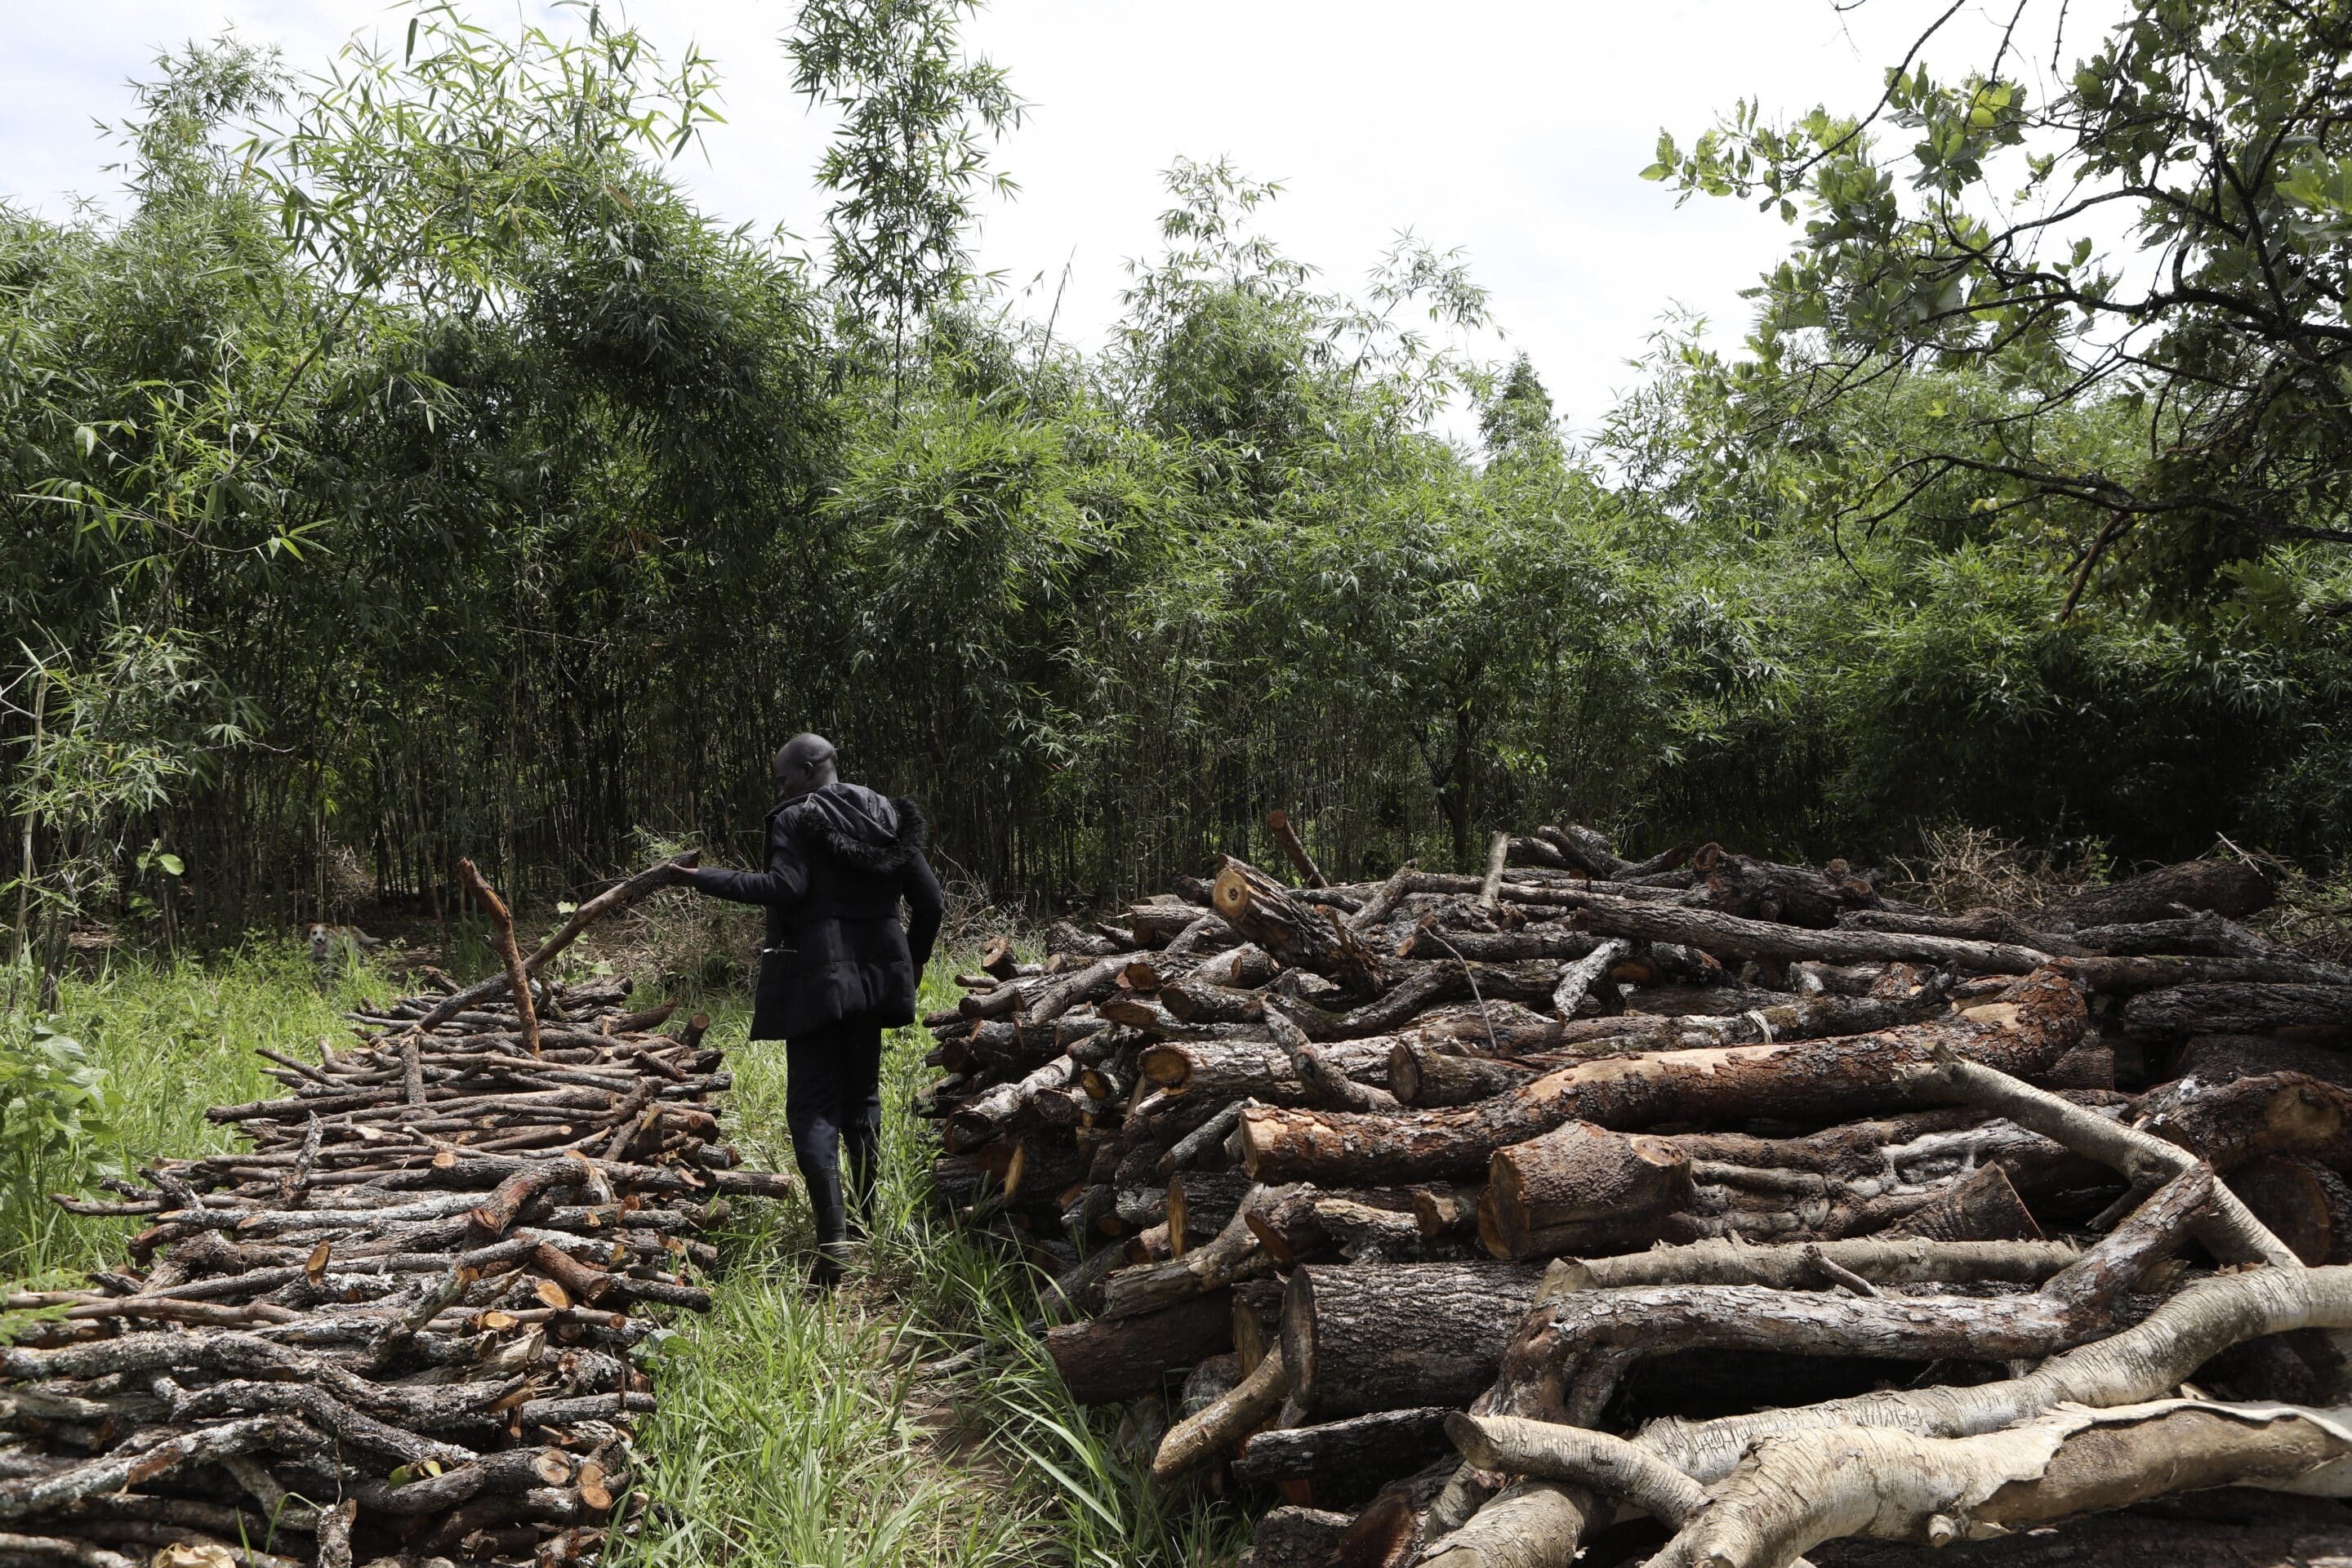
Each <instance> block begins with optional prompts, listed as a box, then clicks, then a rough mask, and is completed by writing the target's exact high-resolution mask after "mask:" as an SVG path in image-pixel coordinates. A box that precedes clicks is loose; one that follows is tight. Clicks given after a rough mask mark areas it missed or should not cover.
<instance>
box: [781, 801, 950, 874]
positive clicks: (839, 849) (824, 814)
mask: <svg viewBox="0 0 2352 1568" xmlns="http://www.w3.org/2000/svg"><path fill="white" fill-rule="evenodd" d="M777 810H778V811H779V812H780V813H781V814H782V816H783V818H784V821H785V824H786V826H789V827H790V828H791V830H792V831H793V834H794V835H795V836H796V837H799V838H800V839H801V840H802V841H803V842H804V843H806V844H808V845H810V846H811V847H814V848H817V849H820V850H823V851H824V853H826V854H828V855H830V856H832V857H833V858H835V859H836V860H838V861H840V862H841V863H842V864H843V865H845V866H847V867H849V868H852V869H853V870H858V871H864V872H866V873H867V874H868V875H871V876H876V877H888V876H895V875H897V874H898V872H900V871H903V870H905V869H906V868H907V866H908V863H909V862H911V861H913V860H914V859H915V858H917V857H918V856H919V855H920V854H922V852H923V846H924V843H925V841H926V840H927V839H928V837H929V824H928V823H927V822H925V821H924V819H923V814H922V811H921V809H920V808H919V807H918V806H917V805H915V803H914V802H913V801H911V800H906V799H891V798H888V797H886V796H884V795H881V794H879V793H877V791H874V790H870V789H867V788H866V786H865V785H864V784H827V785H825V786H824V788H823V789H820V790H815V791H813V792H812V793H810V794H808V795H803V796H801V797H800V798H799V799H798V800H793V801H787V802H785V803H784V804H783V805H781V806H779V807H778V808H777Z"/></svg>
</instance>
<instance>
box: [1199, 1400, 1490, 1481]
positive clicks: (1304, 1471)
mask: <svg viewBox="0 0 2352 1568" xmlns="http://www.w3.org/2000/svg"><path fill="white" fill-rule="evenodd" d="M1451 1414H1452V1411H1451V1410H1449V1409H1448V1408H1447V1407H1446V1406H1444V1405H1423V1406H1421V1407H1419V1408H1416V1409H1412V1410H1381V1411H1375V1412H1373V1413H1372V1414H1370V1415H1354V1416H1349V1417H1348V1418H1347V1419H1345V1420H1341V1421H1327V1422H1324V1423H1322V1424H1320V1425H1318V1426H1293V1427H1289V1428H1286V1429H1276V1430H1274V1431H1269V1432H1260V1433H1258V1434H1257V1435H1256V1436H1253V1437H1251V1438H1250V1439H1249V1440H1248V1441H1247V1442H1246V1443H1244V1444H1243V1445H1242V1452H1241V1457H1240V1458H1237V1459H1235V1460H1234V1475H1235V1476H1237V1477H1239V1478H1240V1479H1242V1480H1244V1481H1245V1482H1247V1483H1249V1484H1250V1485H1252V1486H1272V1485H1273V1484H1274V1483H1275V1482H1276V1481H1306V1482H1308V1483H1309V1484H1311V1485H1312V1486H1313V1487H1314V1488H1315V1489H1316V1491H1317V1494H1318V1496H1323V1495H1325V1494H1326V1493H1328V1494H1331V1495H1334V1496H1336V1495H1344V1494H1347V1493H1354V1494H1355V1495H1357V1496H1361V1495H1363V1494H1364V1493H1366V1492H1370V1491H1372V1490H1374V1489H1378V1488H1379V1487H1380V1486H1381V1484H1382V1483H1383V1482H1386V1481H1390V1480H1393V1479H1396V1478H1397V1477H1399V1476H1408V1475H1411V1474H1412V1472H1413V1471H1415V1470H1418V1469H1420V1468H1422V1467H1423V1466H1424V1465H1427V1464H1428V1463H1429V1462H1430V1461H1431V1460H1432V1459H1434V1458H1439V1457H1440V1456H1442V1455H1443V1454H1444V1452H1445V1451H1446V1446H1447V1445H1446V1436H1445V1418H1446V1416H1447V1415H1451Z"/></svg>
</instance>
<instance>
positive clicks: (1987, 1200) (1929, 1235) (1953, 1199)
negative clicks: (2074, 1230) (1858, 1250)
mask: <svg viewBox="0 0 2352 1568" xmlns="http://www.w3.org/2000/svg"><path fill="white" fill-rule="evenodd" d="M1880 1234H1881V1235H1884V1236H1886V1237H1920V1238H1922V1239H1925V1240H1927V1241H2040V1240H2041V1239H2042V1227H2041V1226H2039V1225H2037V1224H2035V1223H2034V1219H2033V1215H2032V1211H2031V1210H2029V1209H2028V1208H2027V1207H2026V1206H2025V1201H2024V1200H2023V1199H2022V1198H2021V1197H2019V1196H2018V1195H2017V1188H2016V1187H2015V1186H2013V1185H2011V1183H2010V1180H2009V1175H2008V1173H2006V1172H2004V1171H2003V1170H2002V1169H2001V1168H2000V1166H1999V1165H1984V1166H1980V1167H1979V1168H1978V1170H1977V1171H1976V1173H1974V1174H1972V1175H1969V1176H1964V1177H1962V1178H1961V1179H1960V1180H1958V1181H1957V1182H1955V1183H1953V1184H1951V1185H1950V1186H1948V1187H1947V1188H1945V1189H1944V1190H1943V1191H1942V1192H1941V1193H1938V1194H1937V1195H1936V1196H1935V1197H1934V1198H1932V1199H1930V1200H1929V1201H1928V1202H1927V1203H1926V1204H1923V1205H1920V1206H1919V1207H1918V1208H1916V1209H1913V1210H1912V1211H1911V1212H1910V1213H1909V1214H1907V1215H1904V1216H1903V1217H1902V1218H1901V1219H1898V1220H1896V1221H1895V1223H1894V1224H1893V1225H1891V1226H1887V1227H1886V1229H1885V1231H1883V1232H1881V1233H1880Z"/></svg>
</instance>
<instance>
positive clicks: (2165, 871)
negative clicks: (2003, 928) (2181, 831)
mask: <svg viewBox="0 0 2352 1568" xmlns="http://www.w3.org/2000/svg"><path fill="white" fill-rule="evenodd" d="M2277 897H2278V892H2277V889H2274V888H2273V887H2272V886H2271V882H2270V879H2269V878H2267V877H2265V876H2263V873H2262V872H2260V871H2258V870H2256V869H2255V868H2253V867H2252V866H2249V865H2247V864H2246V863H2245V862H2244V861H2242V860H2188V861H2183V862H2182V863H2181V864H2179V865H2178V866H2166V867H2162V868H2158V869H2157V870H2154V871H2149V872H2147V873H2146V874H2145V875H2142V876H2137V877H2133V878H2131V879H2128V880H2126V881H2121V882H2116V883H2114V884H2112V885H2111V886H2108V887H2105V888H2091V889H2086V890H2084V891H2083V892H2079V893H2076V894H2074V895H2073V896H2072V897H2070V898H2065V899H2062V900H2058V901H2057V902H2056V903H2053V904H2050V905H2046V906H2044V908H2043V909H2042V911H2041V913H2040V914H2039V915H2038V916H2037V917H2036V919H2037V920H2039V921H2042V922H2044V923H2047V924H2052V925H2060V924H2063V925H2065V926H2097V925H2121V924H2126V923H2134V922H2139V921H2161V920H2169V919H2171V918H2173V917H2175V916H2177V915H2178V914H2179V912H2180V911H2181V910H2184V909H2187V910H2210V911H2212V912H2213V913H2214V914H2217V915H2226V916H2228V917H2229V918H2230V919H2231V920H2243V919H2244V918H2245V917H2246V916H2248V915H2251V914H2254V913H2257V912H2259V911H2260V910H2266V909H2268V908H2270V906H2271V904H2272V903H2273V901H2274V900H2276V899H2277Z"/></svg>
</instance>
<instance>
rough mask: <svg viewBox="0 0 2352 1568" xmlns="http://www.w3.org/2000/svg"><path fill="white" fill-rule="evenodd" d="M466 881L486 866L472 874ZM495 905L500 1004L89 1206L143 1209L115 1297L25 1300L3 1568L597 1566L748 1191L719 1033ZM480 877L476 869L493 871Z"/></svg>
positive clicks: (322, 1080)
mask: <svg viewBox="0 0 2352 1568" xmlns="http://www.w3.org/2000/svg"><path fill="white" fill-rule="evenodd" d="M464 869H465V870H466V871H467V872H468V873H470V872H471V870H472V868H471V867H470V865H469V866H467V867H466V868H464ZM674 876H675V873H674V871H673V870H672V869H671V868H667V867H665V868H656V869H655V870H654V871H651V872H648V873H646V874H645V875H644V876H642V877H640V878H638V879H635V880H633V881H631V882H627V883H624V884H621V885H620V886H619V887H617V888H615V889H613V890H612V891H611V892H610V893H609V894H607V895H605V896H604V897H603V898H601V899H599V900H594V901H593V902H592V903H591V904H589V905H586V906H583V910H582V911H581V913H580V915H578V916H575V917H574V921H573V922H572V925H571V926H569V927H567V928H566V930H565V931H563V932H562V933H560V935H559V937H558V938H557V939H556V940H554V941H551V942H550V943H548V944H547V945H545V946H543V947H542V948H541V950H540V951H539V952H536V953H534V954H532V955H531V956H530V958H527V959H526V958H525V957H523V956H522V955H521V953H520V951H519V950H518V948H517V947H516V944H515V942H514V941H513V935H512V931H511V928H510V925H509V921H508V920H507V918H506V911H505V910H504V907H503V906H502V905H500V904H499V903H498V901H497V900H496V897H495V895H494V894H491V893H490V892H489V889H488V888H487V887H482V886H477V888H476V892H477V896H478V897H479V898H481V899H482V900H484V902H485V907H487V908H488V909H490V910H492V913H493V915H494V919H495V923H496V926H497V931H498V936H499V947H500V949H501V951H502V953H503V955H504V958H505V960H506V963H505V965H504V966H503V968H502V970H501V972H500V973H499V975H498V976H497V977H496V978H494V979H493V980H491V981H488V982H485V983H483V984H478V985H476V986H473V987H470V988H468V989H466V990H463V991H459V990H457V988H456V987H455V986H453V985H445V986H444V988H443V989H442V991H440V992H438V993H436V994H426V995H421V996H413V997H409V998H407V999H405V1000H404V1001H400V1002H396V1003H394V1004H392V1005H389V1006H388V1007H386V1008H385V1009H384V1010H383V1011H382V1012H381V1013H374V1014H359V1015H353V1021H354V1023H355V1024H356V1025H357V1026H358V1027H357V1030H356V1032H357V1033H358V1035H359V1037H360V1039H359V1042H358V1043H357V1044H355V1045H348V1046H346V1047H343V1048H341V1049H338V1048H336V1047H334V1045H333V1044H332V1043H331V1042H330V1041H326V1040H321V1041H320V1052H319V1060H318V1061H317V1062H315V1063H313V1062H307V1061H299V1060H296V1059H294V1058H290V1057H284V1056H278V1055H274V1054H272V1053H270V1052H268V1051H264V1052H263V1053H262V1055H264V1056H265V1057H268V1058H269V1059H270V1061H271V1062H272V1063H273V1069H272V1070H273V1076H275V1077H276V1078H277V1079H278V1081H279V1082H280V1083H281V1084H283V1085H284V1086H285V1087H286V1089H288V1090H289V1093H288V1094H286V1095H285V1096H284V1097H282V1098H278V1099H273V1100H257V1101H255V1102H253V1103H251V1104H246V1105H224V1106H216V1107H214V1108H213V1109H212V1110H211V1111H210V1113H209V1114H210V1115H211V1117H212V1119H213V1120H214V1121H219V1122H226V1123H230V1124H233V1125H235V1126H236V1128H237V1129H238V1130H239V1131H241V1132H242V1133H243V1134H245V1136H246V1139H247V1147H244V1148H241V1149H238V1150H236V1151H235V1152H227V1153H220V1154H212V1155H206V1156H204V1157H202V1158H197V1159H190V1160H167V1161H159V1162H157V1163H155V1164H153V1165H152V1166H150V1167H148V1168H147V1169H145V1170H143V1171H142V1172H141V1173H140V1174H141V1176H142V1181H141V1182H137V1183H133V1182H128V1181H110V1182H109V1183H108V1184H107V1185H108V1186H109V1187H110V1188H111V1189H112V1190H113V1191H114V1192H115V1193H116V1194H117V1197H116V1199H115V1200H112V1201H98V1202H92V1201H84V1200H77V1199H72V1198H60V1199H58V1202H60V1203H61V1204H63V1205H64V1206H65V1207H66V1208H68V1209H69V1210H71V1211H73V1212H75V1213H78V1214H106V1215H142V1216H145V1217H146V1218H147V1219H148V1221H149V1224H148V1226H147V1228H146V1229H145V1230H143V1231H142V1232H141V1233H140V1234H139V1235H138V1236H137V1237H135V1238H134V1239H133V1240H132V1241H131V1244H130V1253H131V1260H130V1261H129V1262H128V1263H126V1264H125V1265H124V1266H123V1267H121V1268H117V1269H114V1270H110V1271H107V1272H103V1273H100V1274H97V1275H94V1276H93V1277H92V1284H93V1286H94V1289H89V1290H72V1291H47V1292H41V1293H37V1294H35V1293H27V1294H19V1295H16V1296H14V1297H11V1298H9V1299H8V1300H6V1303H5V1305H6V1307H7V1309H8V1310H10V1311H11V1312H21V1313H26V1314H28V1315H29V1321H25V1320H18V1321H16V1322H14V1323H13V1324H12V1330H13V1332H12V1338H11V1340H10V1342H8V1343H7V1344H5V1346H0V1432H5V1436H0V1563H10V1564H15V1563H26V1564H36V1563H37V1564H45V1565H46V1564H58V1563H72V1564H80V1565H83V1568H133V1565H134V1564H141V1563H150V1562H152V1563H158V1564H169V1565H173V1568H226V1565H228V1564H240V1565H247V1568H294V1565H296V1564H298V1563H299V1564H316V1565H317V1568H350V1565H351V1564H352V1563H355V1562H371V1561H373V1562H377V1563H382V1564H383V1565H384V1568H391V1565H392V1564H394V1563H398V1564H404V1565H414V1564H425V1563H431V1562H433V1561H435V1560H446V1561H447V1562H449V1563H457V1564H465V1563H535V1564H541V1565H550V1564H557V1563H581V1562H584V1561H587V1560H589V1559H591V1558H592V1557H593V1555H594V1554H595V1553H596V1552H597V1549H598V1547H599V1545H600V1544H601V1542H602V1541H603V1539H604V1534H605V1532H606V1531H607V1529H608V1528H614V1527H617V1526H618V1525H620V1524H622V1523H624V1522H625V1520H626V1519H627V1518H628V1517H629V1510H630V1506H631V1501H632V1494H631V1491H630V1484H631V1481H630V1447H629V1435H630V1430H631V1427H632V1425H633V1423H634V1420H635V1416H636V1415H638V1414H641V1413H643V1412H645V1411H647V1410H650V1409H652V1408H653V1395H652V1394H651V1393H650V1392H649V1390H650V1384H649V1383H648V1381H647V1379H646V1374H645V1373H643V1372H641V1371H639V1370H638V1369H637V1367H636V1366H635V1364H634V1363H633V1360H632V1352H633V1351H634V1350H635V1348H636V1347H638V1346H639V1344H640V1342H642V1341H643V1340H644V1339H645V1337H646V1334H647V1333H648V1332H649V1331H651V1330H652V1329H653V1327H654V1325H653V1323H652V1322H651V1321H649V1320H648V1319H647V1318H646V1317H645V1316H644V1315H643V1314H644V1313H645V1312H646V1311H647V1310H657V1309H670V1308H685V1309H689V1310H699V1309H706V1308H707V1307H708V1306H709V1298H708V1296H707V1295H706V1293H705V1292H704V1290H703V1289H701V1288H700V1287H698V1286H697V1285H695V1284H693V1283H691V1282H690V1281H689V1279H688V1272H689V1270H690V1269H692V1268H707V1267H709V1265H711V1264H713V1263H715V1262H716V1257H715V1255H714V1254H713V1252H712V1250H711V1248H710V1247H709V1245H708V1244H707V1243H705V1242H702V1241H699V1240H697V1239H696V1233H697V1232H698V1231H700V1230H702V1229H703V1228H705V1227H706V1226H709V1225H710V1224H711V1223H712V1222H713V1221H714V1220H716V1219H717V1218H719V1216H720V1215H722V1214H723V1212H724V1211H725V1209H726V1207H727V1205H728V1202H729V1197H730V1194H756V1195H764V1196H774V1195H778V1194H781V1193H782V1191H783V1190H784V1187H785V1181H784V1178H783V1177H782V1176H777V1175H772V1174H766V1173H759V1172H752V1171H745V1170H740V1169H738V1168H736V1165H737V1160H736V1156H735V1153H734V1152H733V1151H732V1150H731V1149H730V1148H728V1147H727V1146H726V1145H724V1144H722V1143H720V1142H719V1141H718V1123H717V1121H716V1119H715V1115H714V1107H713V1098H714V1097H715V1096H716V1095H718V1094H719V1092H721V1091H723V1090H724V1089H727V1088H728V1086H729V1081H730V1079H729V1075H728V1074H727V1072H726V1071H725V1070H724V1068H722V1067H721V1065H720V1058H719V1052H717V1051H716V1050H712V1049H709V1048H708V1047H705V1046H704V1045H703V1044H702V1042H701V1036H702V1031H703V1027H704V1025H705V1020H703V1019H702V1018H700V1017H697V1018H694V1019H692V1020H691V1021H689V1022H688V1023H687V1024H686V1025H685V1026H683V1027H682V1028H681V1029H680V1030H679V1032H677V1033H676V1034H665V1033H660V1032H657V1031H659V1030H660V1029H661V1027H662V1026H663V1025H664V1024H665V1023H666V1022H667V1020H668V1018H669V1016H670V1014H671V1011H672V1008H671V1007H670V1006H660V1007H655V1008H652V1009H650V1010H646V1011H631V1010H630V1008H629V1007H628V1005H627V994H628V990H629V987H628V984H627V983H626V982H625V981H623V982H618V983H604V982H594V981H591V982H588V983H584V984H574V985H570V986H565V985H561V984H550V983H549V982H548V981H546V980H542V979H541V978H540V975H541V971H542V970H543V969H544V968H545V966H546V965H547V963H548V962H549V961H550V960H551V959H552V958H553V956H554V955H555V954H556V953H557V952H561V951H562V948H563V947H564V946H565V945H566V944H568V943H569V942H571V940H572V938H573V937H575V936H577V935H578V934H579V931H580V929H581V928H582V927H584V926H585V925H586V924H587V923H588V921H590V920H593V919H594V918H595V917H596V916H597V915H598V914H601V913H604V912H605V911H606V910H611V909H614V908H617V907H619V906H620V905H621V904H623V903H625V902H627V901H628V900H630V899H632V898H635V897H636V896H637V895H639V894H641V893H643V892H646V891H648V890H650V889H652V888H655V887H658V886H661V885H663V884H664V883H665V882H667V881H668V880H671V879H674ZM476 880H477V882H478V879H476Z"/></svg>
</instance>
